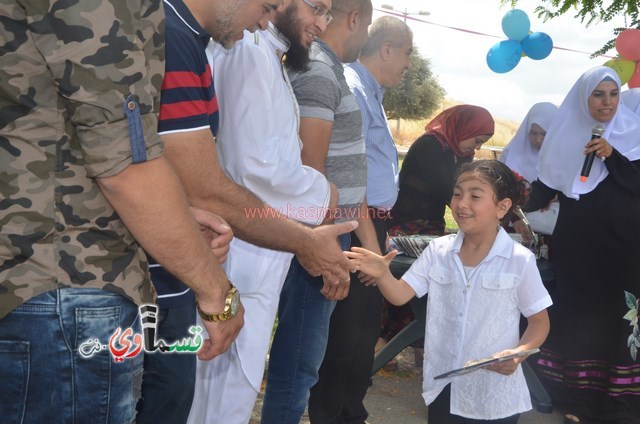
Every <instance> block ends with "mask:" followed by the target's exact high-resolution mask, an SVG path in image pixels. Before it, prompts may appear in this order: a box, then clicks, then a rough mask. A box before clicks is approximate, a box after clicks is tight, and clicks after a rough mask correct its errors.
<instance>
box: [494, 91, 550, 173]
mask: <svg viewBox="0 0 640 424" xmlns="http://www.w3.org/2000/svg"><path fill="white" fill-rule="evenodd" d="M556 112H558V107H557V106H556V105H554V104H553V103H548V102H543V103H536V104H535V105H533V106H531V109H529V112H528V113H527V116H525V117H524V120H523V121H522V123H521V124H520V127H519V128H518V131H516V135H514V136H513V138H512V139H511V141H510V142H509V144H507V147H505V148H504V151H503V152H502V156H500V160H501V161H502V162H504V163H505V164H506V165H507V166H509V168H511V169H512V170H514V171H516V172H517V173H518V174H520V175H522V176H523V177H525V178H526V179H527V181H530V182H533V181H535V180H536V178H538V170H537V169H536V165H537V164H538V154H539V151H538V149H536V148H535V147H534V146H533V144H531V142H530V141H529V131H530V130H531V125H532V124H537V125H539V126H540V127H541V128H542V129H543V130H545V131H546V130H547V128H549V124H550V123H551V121H552V119H553V117H554V116H555V114H556Z"/></svg>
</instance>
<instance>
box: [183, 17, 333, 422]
mask: <svg viewBox="0 0 640 424" xmlns="http://www.w3.org/2000/svg"><path fill="white" fill-rule="evenodd" d="M287 48H288V44H287V42H286V40H285V39H284V38H283V37H282V35H281V34H279V33H278V31H277V30H276V29H275V28H274V27H273V26H272V25H271V24H270V27H269V29H268V30H265V31H258V32H256V33H255V34H251V33H248V32H245V37H244V39H243V40H242V41H240V42H238V44H237V45H236V46H235V47H234V48H233V49H231V50H225V49H224V48H223V47H221V46H220V45H218V44H215V43H211V44H210V45H209V47H208V48H207V55H208V57H209V60H210V63H211V64H212V70H213V74H214V85H215V88H216V92H217V96H218V102H219V112H220V128H219V131H218V134H217V150H218V155H219V159H220V162H221V164H222V166H223V168H224V170H225V171H226V173H227V174H228V175H229V177H230V178H231V179H232V180H233V181H235V182H236V183H237V184H239V185H241V186H243V187H245V188H247V189H248V190H249V191H251V192H253V193H254V194H255V195H256V196H257V197H259V198H260V199H261V200H263V201H264V202H265V203H267V204H268V205H270V206H271V207H273V208H275V209H276V210H277V211H279V212H281V213H282V214H283V215H286V216H288V217H290V218H292V219H295V220H297V221H300V222H304V223H306V224H310V225H318V224H320V223H321V222H322V221H323V219H324V212H325V211H326V208H327V207H328V205H329V197H330V190H329V183H328V182H327V180H326V178H325V177H324V176H323V175H322V174H321V173H319V172H318V171H316V170H315V169H313V168H310V167H308V166H304V165H303V164H302V161H301V156H300V153H301V147H302V143H301V141H300V138H299V135H298V126H299V112H298V106H297V102H296V99H295V96H294V94H293V91H292V89H291V86H290V84H289V80H288V77H287V74H286V72H284V70H283V68H282V64H281V58H282V55H283V54H284V53H285V52H286V50H287ZM244 212H245V213H247V214H254V215H253V216H255V219H263V218H261V216H260V212H261V211H255V210H248V209H247V210H245V211H244ZM265 225H267V224H265ZM292 257H293V255H292V254H291V253H287V252H281V251H274V250H270V249H265V248H261V247H258V246H255V245H252V244H249V243H246V242H244V241H242V240H239V239H237V238H236V239H234V240H233V242H232V243H231V249H230V251H229V255H228V259H227V262H226V263H225V265H224V270H225V272H226V274H227V275H228V276H229V279H230V280H231V281H233V283H234V284H235V285H236V286H237V287H238V291H239V292H240V294H241V300H242V303H243V305H244V308H245V316H244V320H245V324H244V327H243V328H242V330H241V331H240V334H239V336H238V338H237V339H236V341H235V342H234V344H233V345H232V346H231V348H230V349H229V351H228V352H226V353H225V354H223V355H221V356H219V357H217V358H215V359H213V360H212V361H208V362H207V361H200V360H198V363H197V373H196V388H195V395H194V400H193V404H192V407H191V413H190V415H189V423H192V424H202V423H223V422H226V423H234V424H235V423H243V422H248V421H249V419H250V417H251V411H252V409H253V404H254V403H255V399H256V397H257V394H258V392H259V390H260V385H261V383H262V376H263V373H264V367H265V358H266V354H267V350H268V348H269V342H270V337H271V331H272V328H273V322H274V319H275V314H276V311H277V306H278V300H279V297H280V291H281V289H282V285H283V284H284V280H285V277H286V274H287V271H288V269H289V265H290V263H291V259H292Z"/></svg>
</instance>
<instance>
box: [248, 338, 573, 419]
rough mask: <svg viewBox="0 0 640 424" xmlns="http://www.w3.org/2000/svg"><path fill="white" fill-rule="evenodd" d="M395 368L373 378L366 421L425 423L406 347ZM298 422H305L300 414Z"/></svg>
mask: <svg viewBox="0 0 640 424" xmlns="http://www.w3.org/2000/svg"><path fill="white" fill-rule="evenodd" d="M397 359H398V370H397V371H392V372H387V371H384V370H380V371H379V372H378V373H377V374H376V375H375V377H374V378H373V385H372V386H371V387H370V388H369V391H368V392H367V397H366V398H365V405H366V407H367V410H368V411H369V418H368V419H367V422H368V423H370V424H424V423H426V422H427V407H426V406H425V404H424V401H423V400H422V396H421V386H422V368H417V367H416V366H415V364H414V355H413V349H412V348H407V349H405V350H404V351H403V352H402V353H401V354H400V355H398V358H397ZM261 406H262V397H261V396H259V399H258V402H257V404H256V408H255V409H254V415H253V419H252V420H251V424H258V423H259V422H260V408H261ZM562 422H563V420H562V416H561V415H560V414H555V413H554V414H541V413H538V412H536V411H529V412H527V413H526V414H524V415H522V417H521V418H520V420H519V422H518V424H562ZM300 423H301V424H309V417H308V416H306V415H305V416H304V417H303V418H302V421H300ZM431 424H437V423H431Z"/></svg>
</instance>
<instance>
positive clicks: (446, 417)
mask: <svg viewBox="0 0 640 424" xmlns="http://www.w3.org/2000/svg"><path fill="white" fill-rule="evenodd" d="M450 405H451V385H450V384H448V385H447V387H445V388H444V389H442V392H440V394H439V395H438V397H437V398H436V400H434V401H433V403H432V404H431V405H429V407H428V417H429V418H428V420H427V422H429V423H435V424H482V423H491V424H516V423H517V422H518V418H520V414H516V415H513V416H511V417H507V418H502V419H499V420H472V419H470V418H463V417H460V416H458V415H452V414H451V413H450V412H449V411H450V409H451V408H450Z"/></svg>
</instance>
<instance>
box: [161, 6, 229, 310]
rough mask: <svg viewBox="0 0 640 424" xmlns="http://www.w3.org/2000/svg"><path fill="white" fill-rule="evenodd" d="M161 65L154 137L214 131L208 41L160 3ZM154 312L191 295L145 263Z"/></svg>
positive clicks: (184, 14) (191, 22)
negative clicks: (154, 295) (163, 50)
mask: <svg viewBox="0 0 640 424" xmlns="http://www.w3.org/2000/svg"><path fill="white" fill-rule="evenodd" d="M164 9H165V13H166V33H165V38H166V62H165V74H164V80H163V81H162V91H161V95H160V122H159V123H158V133H159V134H170V133H179V132H191V131H197V130H202V129H210V130H211V132H212V133H213V135H215V134H216V131H217V130H218V101H217V99H216V94H215V90H214V88H213V76H212V74H211V67H210V66H209V62H208V60H207V55H206V52H205V49H206V47H207V44H208V43H209V40H210V39H211V36H210V35H209V34H208V33H207V32H206V31H205V30H204V29H203V28H202V27H201V26H200V24H198V22H197V21H196V19H195V18H194V17H193V15H192V14H191V12H190V11H189V9H188V8H187V6H185V4H184V3H183V2H182V1H179V0H164ZM149 262H150V268H151V281H153V284H154V286H155V288H156V291H157V292H158V305H160V307H164V308H167V307H172V306H180V305H183V304H186V303H188V302H193V293H192V292H191V290H190V289H189V288H188V287H187V286H186V285H185V284H183V283H182V282H181V281H180V280H178V279H177V278H175V277H174V276H173V275H171V274H170V273H168V272H167V271H165V270H164V269H163V268H161V266H160V264H158V263H155V260H153V258H150V261H149Z"/></svg>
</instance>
